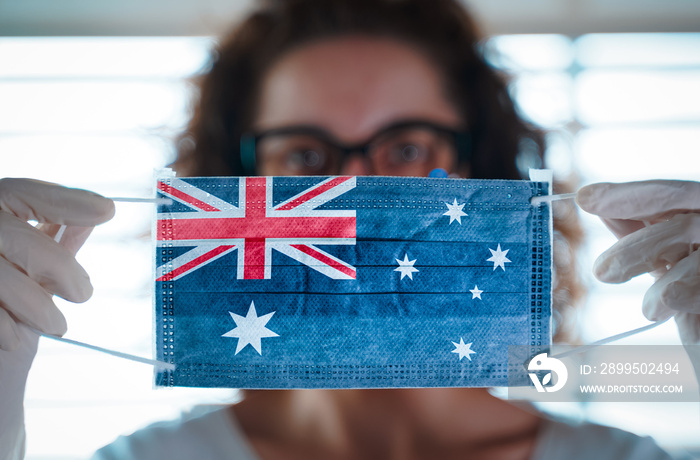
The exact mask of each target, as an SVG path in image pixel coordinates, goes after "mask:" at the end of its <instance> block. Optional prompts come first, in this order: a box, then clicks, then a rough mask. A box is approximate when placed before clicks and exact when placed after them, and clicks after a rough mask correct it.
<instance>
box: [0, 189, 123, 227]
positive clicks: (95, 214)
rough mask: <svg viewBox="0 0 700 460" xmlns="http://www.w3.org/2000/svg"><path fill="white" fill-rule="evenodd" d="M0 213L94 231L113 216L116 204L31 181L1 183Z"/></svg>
mask: <svg viewBox="0 0 700 460" xmlns="http://www.w3.org/2000/svg"><path fill="white" fill-rule="evenodd" d="M0 210H3V211H7V212H9V213H12V214H14V215H16V216H17V217H19V218H20V219H23V220H36V221H38V222H50V223H54V224H63V225H74V226H78V227H92V226H95V225H97V224H101V223H103V222H106V221H108V220H109V219H111V218H112V216H114V203H113V202H112V200H110V199H108V198H105V197H103V196H101V195H98V194H96V193H93V192H89V191H87V190H80V189H73V188H66V187H62V186H60V185H56V184H51V183H49V182H42V181H37V180H32V179H14V178H4V179H0Z"/></svg>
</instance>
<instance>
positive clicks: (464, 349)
mask: <svg viewBox="0 0 700 460" xmlns="http://www.w3.org/2000/svg"><path fill="white" fill-rule="evenodd" d="M472 343H473V342H469V343H464V340H463V339H462V337H460V338H459V343H457V342H452V345H454V346H455V349H454V350H452V353H459V360H460V361H461V360H462V358H464V357H465V356H466V357H467V359H468V360H469V361H471V360H472V357H471V356H469V355H471V354H472V353H473V354H476V352H475V351H472V349H471V346H472Z"/></svg>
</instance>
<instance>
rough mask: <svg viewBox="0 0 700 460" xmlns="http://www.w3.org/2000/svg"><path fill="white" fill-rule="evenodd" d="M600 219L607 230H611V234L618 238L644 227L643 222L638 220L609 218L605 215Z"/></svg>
mask: <svg viewBox="0 0 700 460" xmlns="http://www.w3.org/2000/svg"><path fill="white" fill-rule="evenodd" d="M600 220H602V221H603V223H604V224H605V226H606V227H608V230H610V231H611V232H612V234H613V235H615V236H616V237H617V239H620V238H622V237H624V236H627V235H629V234H630V233H634V232H636V231H637V230H640V229H642V228H644V227H645V225H644V223H643V222H640V221H638V220H627V219H609V218H606V217H601V218H600Z"/></svg>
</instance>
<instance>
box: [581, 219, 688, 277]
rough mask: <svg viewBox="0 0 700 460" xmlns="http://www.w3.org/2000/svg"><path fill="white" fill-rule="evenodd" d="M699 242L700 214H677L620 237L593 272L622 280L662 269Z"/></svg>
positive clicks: (597, 263) (598, 275)
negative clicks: (669, 218)
mask: <svg viewBox="0 0 700 460" xmlns="http://www.w3.org/2000/svg"><path fill="white" fill-rule="evenodd" d="M699 244H700V214H678V215H676V216H674V217H673V218H671V220H668V221H664V222H660V223H658V224H654V225H652V226H651V227H645V228H642V229H640V230H638V231H636V232H634V233H632V234H630V235H627V236H625V237H623V238H622V239H620V240H619V241H618V242H617V243H615V244H614V245H613V246H612V247H610V249H608V250H607V251H605V252H604V253H603V254H601V255H600V257H598V260H596V262H595V264H594V266H593V272H594V274H595V276H596V277H597V278H598V279H599V280H601V281H603V282H606V283H622V282H625V281H627V280H629V279H630V278H632V277H634V276H637V275H640V274H642V273H647V272H653V271H656V270H659V271H663V270H661V269H663V268H664V267H667V266H669V265H674V264H675V263H676V262H678V261H679V260H681V259H683V258H685V257H687V256H688V255H689V254H690V253H691V252H692V251H694V250H695V249H697V247H698V245H699Z"/></svg>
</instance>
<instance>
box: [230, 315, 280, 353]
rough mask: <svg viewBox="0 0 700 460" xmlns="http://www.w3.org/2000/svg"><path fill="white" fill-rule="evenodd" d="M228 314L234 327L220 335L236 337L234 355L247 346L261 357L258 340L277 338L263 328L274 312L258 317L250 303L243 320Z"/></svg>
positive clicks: (274, 334) (277, 335) (276, 335)
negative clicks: (236, 344)
mask: <svg viewBox="0 0 700 460" xmlns="http://www.w3.org/2000/svg"><path fill="white" fill-rule="evenodd" d="M229 314H230V315H231V318H233V321H235V322H236V327H235V328H234V329H231V330H230V331H228V332H227V333H226V334H224V335H222V337H238V346H236V353H234V354H236V355H237V354H238V352H239V351H241V350H242V349H243V348H245V347H246V345H249V344H250V345H251V346H252V347H253V348H255V351H257V352H258V354H259V355H262V351H261V348H260V339H262V338H263V337H279V334H276V333H274V332H272V331H271V330H269V329H268V328H266V327H265V325H266V324H267V322H268V321H270V318H272V315H274V314H275V312H274V311H273V312H272V313H268V314H267V315H263V316H258V314H257V312H256V311H255V303H254V302H250V308H249V309H248V314H247V315H246V317H245V318H244V317H242V316H240V315H237V314H235V313H232V312H229Z"/></svg>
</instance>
